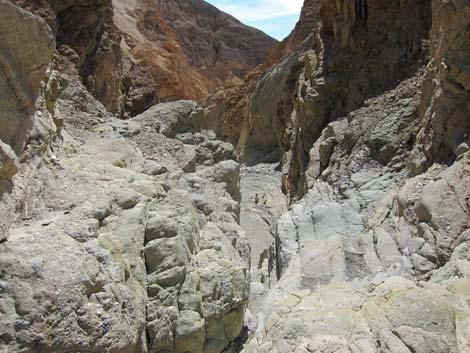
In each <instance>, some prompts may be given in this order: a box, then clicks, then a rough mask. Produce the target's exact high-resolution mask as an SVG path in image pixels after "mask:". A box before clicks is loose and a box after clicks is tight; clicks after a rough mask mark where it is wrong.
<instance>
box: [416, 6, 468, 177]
mask: <svg viewBox="0 0 470 353" xmlns="http://www.w3.org/2000/svg"><path fill="white" fill-rule="evenodd" d="M469 11H470V7H469V6H468V4H467V3H465V2H459V1H452V2H444V1H434V2H433V25H432V30H431V62H430V63H429V66H428V70H427V76H426V82H425V85H424V87H423V99H422V106H421V110H422V114H423V119H424V120H425V122H424V124H423V125H424V126H423V128H422V130H421V131H420V133H419V135H418V137H417V139H418V144H417V146H416V149H415V152H414V153H415V156H414V161H413V162H412V164H413V166H412V170H413V171H414V172H415V173H421V172H423V171H425V170H426V169H427V168H428V167H429V166H431V165H432V163H434V162H442V163H446V164H451V163H452V162H453V161H455V159H456V158H457V157H458V156H460V155H461V154H462V153H464V152H466V151H467V150H468V146H469V143H470V141H469V138H470V137H469V136H470V135H469V133H470V131H469V124H468V116H469V109H470V107H469V105H468V101H469V98H470V97H469V94H470V81H469V75H470V73H469V69H468V64H469V53H470V49H469V45H470V41H469V32H468V31H469V30H468V16H469Z"/></svg>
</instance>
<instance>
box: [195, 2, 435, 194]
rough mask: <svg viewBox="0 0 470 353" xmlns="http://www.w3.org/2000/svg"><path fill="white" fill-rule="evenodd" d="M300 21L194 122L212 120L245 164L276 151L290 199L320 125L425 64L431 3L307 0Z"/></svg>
mask: <svg viewBox="0 0 470 353" xmlns="http://www.w3.org/2000/svg"><path fill="white" fill-rule="evenodd" d="M302 20H303V21H305V23H303V22H300V23H299V24H298V26H297V28H296V29H295V30H294V32H293V33H292V35H291V37H292V39H288V40H287V42H293V43H294V46H292V45H291V47H292V49H290V50H287V54H286V55H284V56H282V57H281V58H280V60H279V61H278V63H277V64H275V65H271V66H269V67H268V68H267V69H266V70H265V71H264V72H261V73H260V72H258V73H255V74H254V75H253V77H251V78H248V79H247V82H246V83H245V84H244V85H243V86H242V88H237V89H235V90H233V91H231V92H230V91H229V92H228V93H224V94H222V97H221V96H220V95H219V96H215V97H214V99H212V100H211V99H209V100H208V102H207V103H206V109H205V113H204V114H202V117H201V121H202V124H206V125H207V124H211V123H212V122H213V121H217V122H218V123H217V124H218V125H219V130H220V133H221V135H222V136H224V137H225V136H228V138H229V140H230V141H233V142H235V143H237V144H238V149H239V151H240V153H241V154H242V156H243V157H242V159H244V160H246V161H248V162H251V161H253V160H259V156H258V155H257V154H256V151H264V152H263V154H266V151H274V153H277V154H278V158H279V159H280V160H281V161H282V164H283V172H284V174H285V180H284V185H285V190H286V192H288V193H289V194H290V195H291V197H292V198H296V197H299V196H301V195H302V194H303V193H304V192H305V191H306V189H305V178H304V174H305V166H306V164H307V162H308V150H309V148H310V146H311V144H312V143H313V141H315V140H316V139H317V138H318V137H319V134H320V132H321V130H322V129H323V128H324V127H325V125H326V124H327V123H328V122H329V121H333V120H335V119H337V118H338V117H340V116H342V115H344V114H346V113H347V112H350V111H352V110H353V109H356V108H358V107H359V106H360V105H361V104H362V103H363V101H364V99H366V98H367V97H371V96H374V95H376V94H378V93H380V92H383V91H384V90H385V89H388V88H391V87H393V86H394V85H396V83H397V82H399V81H400V80H401V79H403V78H404V77H406V76H407V75H409V74H412V73H413V72H415V71H416V69H417V68H418V67H419V66H420V65H424V64H425V62H426V55H427V50H426V40H427V38H428V32H429V28H430V24H431V6H430V3H429V2H428V1H409V2H406V3H398V2H382V1H368V2H360V1H359V2H358V1H339V2H338V1H337V2H335V1H317V0H311V1H306V2H305V4H304V9H303V13H302V15H301V21H302ZM307 33H308V34H307ZM295 43H298V44H295ZM288 47H289V46H288ZM288 47H287V48H288ZM281 53H282V50H281ZM240 97H243V98H240ZM247 97H248V98H247ZM268 97H269V101H270V104H266V102H267V98H268ZM233 102H240V103H235V104H233ZM222 107H223V108H222ZM240 117H242V118H241V119H240ZM273 127H274V128H273ZM273 131H274V134H273Z"/></svg>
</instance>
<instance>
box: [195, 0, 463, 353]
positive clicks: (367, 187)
mask: <svg viewBox="0 0 470 353" xmlns="http://www.w3.org/2000/svg"><path fill="white" fill-rule="evenodd" d="M344 3H346V4H349V2H344ZM350 4H351V7H343V5H344V4H343V2H328V1H324V2H322V3H321V7H320V18H321V20H322V23H321V29H320V31H319V32H318V33H320V35H319V37H320V38H321V39H322V40H323V41H322V43H323V44H322V45H324V47H322V50H325V51H324V52H322V53H323V54H322V55H320V56H318V52H317V51H316V50H317V49H316V48H318V47H316V45H318V44H317V43H316V44H314V46H313V47H314V50H315V51H311V52H308V51H307V52H306V53H304V54H302V55H304V58H303V59H301V60H300V61H299V60H296V61H295V62H294V63H289V60H291V58H292V56H294V55H297V54H298V53H297V52H295V53H294V54H291V56H287V57H285V59H284V60H283V61H282V62H281V63H280V64H275V65H274V66H272V67H271V68H270V69H268V71H267V73H265V74H263V75H261V76H260V77H261V80H260V81H257V83H256V88H255V89H254V90H253V91H249V92H250V98H248V99H247V98H244V99H245V102H248V106H249V110H248V114H249V115H248V116H245V117H247V118H248V119H253V116H252V115H250V114H253V113H252V112H253V111H255V108H256V109H258V111H262V110H261V109H262V106H261V104H260V102H262V101H263V100H264V101H266V96H264V97H263V96H262V95H260V96H259V97H260V98H258V96H257V92H263V87H264V86H265V85H266V86H268V85H269V86H268V87H270V88H271V92H274V97H280V98H279V99H284V100H288V101H290V102H292V104H291V105H285V106H287V107H288V108H289V109H288V110H287V112H288V114H290V115H289V116H290V120H289V122H290V124H288V125H287V127H285V128H284V127H283V128H281V129H280V133H281V136H284V137H285V136H286V134H287V136H288V137H289V139H287V140H286V141H287V142H285V141H282V140H281V143H280V144H277V145H276V140H275V139H269V140H268V141H270V143H272V145H271V146H267V147H269V149H274V150H276V148H279V149H280V152H281V163H282V164H283V166H284V169H283V171H284V176H285V179H284V181H285V184H284V185H285V189H284V190H285V191H286V192H287V193H289V194H290V195H291V197H292V198H291V201H292V200H294V202H292V204H291V206H290V208H289V210H288V212H286V213H285V214H284V215H282V216H281V217H280V219H279V221H278V223H277V229H276V232H275V237H276V254H275V258H276V266H275V267H276V270H277V277H278V283H277V284H276V285H275V286H274V287H273V288H272V289H270V290H269V291H268V293H267V294H265V295H264V297H263V298H262V300H261V301H260V303H259V305H258V312H259V313H260V314H259V315H258V317H257V320H256V324H252V325H253V326H256V328H254V329H253V336H252V338H251V339H250V340H249V342H248V343H247V344H246V345H245V347H244V350H243V352H247V353H248V352H250V353H251V352H329V351H332V352H333V351H334V352H339V351H341V352H343V351H344V352H423V353H424V352H466V351H468V349H469V341H468V338H467V337H468V333H469V331H468V320H469V317H470V307H469V306H468V303H467V301H466V300H465V299H463V298H467V297H468V294H469V288H470V287H469V283H470V282H469V271H468V269H469V264H470V253H469V251H468V250H469V243H468V241H469V238H468V228H469V226H470V218H469V214H470V204H469V202H468V200H469V192H468V187H467V185H468V183H469V180H468V176H469V167H470V166H469V157H470V155H469V153H468V149H467V147H466V145H467V140H466V138H467V136H466V129H467V128H468V119H467V121H466V122H464V119H463V118H462V117H463V116H464V115H465V114H466V112H467V110H468V107H469V103H468V98H467V94H468V90H467V89H466V88H465V77H466V76H465V67H466V65H465V59H463V58H464V57H465V58H467V57H468V55H467V54H468V53H467V51H468V50H467V47H466V44H465V43H466V40H467V37H468V36H465V35H464V37H461V36H460V33H466V32H465V29H466V28H467V27H468V18H469V17H468V16H465V14H466V13H467V12H468V5H467V4H465V3H463V2H458V1H454V2H446V1H437V0H436V1H433V2H432V22H433V24H432V30H431V32H430V43H431V48H430V53H429V56H430V63H429V64H428V65H421V61H420V60H424V61H423V64H425V63H426V61H427V59H426V56H427V54H426V51H423V53H422V54H419V53H418V52H417V53H416V54H419V55H417V56H416V57H414V58H413V54H412V53H413V51H411V52H410V51H408V50H406V51H402V52H400V50H398V48H399V47H400V46H402V45H404V43H405V42H402V43H401V44H400V40H396V39H397V38H401V39H403V38H405V37H406V35H405V37H394V38H395V40H392V41H391V42H389V43H387V40H389V39H391V38H388V39H387V38H383V42H382V43H380V44H379V43H377V42H374V39H373V38H370V37H369V35H371V34H374V31H376V34H377V33H380V30H381V29H379V26H378V22H377V24H376V28H375V29H374V26H373V22H372V23H370V22H369V21H372V20H371V19H370V18H371V17H370V16H374V15H373V14H372V12H374V9H375V11H376V10H377V9H378V8H379V7H378V3H373V2H371V1H367V2H350ZM381 4H383V3H381ZM402 5H403V4H402ZM422 5H425V4H420V2H418V1H415V2H408V3H407V4H406V5H405V6H404V7H403V9H405V8H406V9H408V10H409V9H410V8H408V6H411V7H414V6H422ZM364 6H367V11H365V7H364ZM388 6H390V7H388ZM394 6H395V5H393V4H392V3H387V4H386V6H385V7H384V6H382V7H380V9H381V10H382V11H385V10H387V11H386V13H388V15H389V18H387V19H385V18H382V20H381V21H382V23H383V24H384V26H387V23H393V22H394V21H398V22H395V23H396V24H397V25H398V28H403V27H404V26H406V25H405V24H404V23H401V22H400V21H403V20H405V21H406V22H407V23H409V25H410V26H416V29H415V30H413V31H409V32H407V34H411V33H413V35H414V34H418V36H419V37H420V39H419V42H422V41H423V40H424V41H423V43H426V40H425V39H426V35H425V28H426V27H421V26H422V25H423V23H424V24H426V25H427V23H428V19H427V18H426V17H425V16H424V17H422V21H421V20H418V21H414V22H413V21H410V19H409V18H408V16H409V13H408V12H407V11H405V13H400V11H398V12H396V13H394V11H391V12H388V11H390V10H392V9H393V8H394ZM339 8H341V10H342V11H341V13H340V12H339V11H338V9H339ZM425 8H426V7H425ZM396 10H399V9H398V8H396ZM371 11H372V12H371ZM352 13H354V14H355V15H354V16H353V17H354V18H355V19H354V21H353V20H352V17H349V16H350V15H351V14H352ZM411 13H414V14H416V12H411ZM425 13H426V12H421V14H425ZM360 14H362V15H367V16H365V19H366V20H367V21H365V24H366V25H367V26H366V27H365V28H363V29H361V27H360V26H362V24H361V21H363V20H364V17H362V20H361V16H360ZM444 14H445V15H444ZM375 15H378V13H376V14H375ZM388 21H390V22H388ZM353 23H356V24H353ZM369 24H370V26H369ZM357 26H359V27H357ZM328 27H329V28H330V29H331V32H330V33H329V32H328ZM391 28H393V26H392V27H391ZM325 31H326V32H325ZM362 31H365V32H362ZM390 33H393V30H392V31H391V32H390ZM329 35H331V36H332V37H331V38H330V39H331V40H333V42H328V36H329ZM360 38H364V42H363V43H362V44H358V43H359V42H360ZM310 39H312V40H318V39H315V32H313V36H312V37H311V38H310ZM310 39H309V38H307V42H308V41H309V40H310ZM368 41H369V42H370V43H374V48H376V49H377V51H376V52H373V51H372V52H369V53H368V55H366V56H365V57H363V60H364V61H365V62H369V61H368V60H371V61H370V62H369V65H368V66H365V67H364V68H362V67H359V66H355V64H354V59H355V58H357V57H358V56H357V55H359V57H361V55H362V54H360V51H361V49H360V48H368V45H369V44H370V43H369V42H368ZM408 43H413V41H411V42H408ZM416 43H417V42H416ZM328 44H330V45H332V46H331V47H328V46H327V45H328ZM303 45H305V43H304V44H303ZM356 45H357V46H356ZM396 45H398V47H395V46H396ZM387 47H388V49H385V48H387ZM411 47H413V46H411ZM411 47H410V48H411ZM286 48H287V47H286ZM380 48H384V50H385V51H388V50H392V51H391V52H390V53H391V55H389V56H388V57H387V58H386V59H385V58H383V57H381V55H382V54H380V50H381V49H380ZM391 48H394V49H391ZM424 48H425V47H424ZM326 49H328V50H326ZM335 52H336V53H343V56H345V58H346V59H343V58H341V57H336V55H337V54H335ZM392 53H393V54H392ZM399 53H402V54H404V53H407V54H406V55H405V57H402V59H403V61H400V60H401V59H400V60H399V61H396V62H395V63H394V60H395V59H394V57H395V58H398V57H400V54H399ZM329 54H332V55H333V54H334V55H333V56H329ZM376 55H378V56H376ZM395 55H397V56H395ZM408 55H411V56H408ZM305 58H308V61H306V59H305ZM319 59H320V61H318V60H319ZM327 59H328V60H327ZM376 59H378V60H377V61H375V60H376ZM390 59H391V60H392V61H391V62H390V61H388V60H390ZM321 60H323V61H321ZM329 60H332V61H329ZM343 60H344V61H343ZM346 60H347V61H346ZM408 60H410V61H408ZM381 62H382V63H383V62H387V63H388V65H389V66H386V68H388V67H390V66H391V67H395V65H398V62H402V63H403V67H402V68H401V69H394V70H393V72H394V73H395V74H396V75H397V77H400V79H399V82H398V83H393V82H392V76H389V73H387V72H386V68H384V69H383V70H384V71H383V72H382V73H381V72H380V71H379V66H377V67H376V68H374V66H375V65H380V63H381ZM319 63H321V65H320V67H321V70H325V66H326V68H327V69H328V67H329V65H331V68H332V71H329V70H327V73H328V74H327V75H325V76H323V75H319V72H324V71H313V72H314V75H313V76H311V77H310V76H307V75H306V73H307V72H310V68H311V67H315V65H318V64H319ZM407 63H408V64H409V65H410V66H409V68H408V69H406V64H407ZM296 65H297V66H296ZM414 65H416V66H414ZM295 67H297V69H298V70H299V71H298V72H297V73H296V74H295V75H293V74H292V72H293V69H291V68H295ZM451 67H453V69H451ZM286 68H287V69H286ZM307 68H308V69H307ZM402 69H404V70H403V71H400V70H402ZM350 70H351V71H350ZM369 70H370V71H369ZM374 70H377V71H376V75H377V77H381V78H382V79H383V80H382V81H381V82H378V83H374V82H372V81H370V80H369V79H367V78H372V77H373V76H372V72H374ZM407 70H409V71H407ZM380 75H383V76H380ZM401 75H403V76H401ZM298 77H300V78H298ZM403 77H406V78H403ZM361 78H362V79H363V80H364V81H361ZM344 79H346V81H348V82H349V84H350V85H351V86H350V87H351V91H350V92H349V96H347V97H346V96H345V95H344V94H343V93H342V89H344V86H342V85H343V84H344V82H345V81H343V80H344ZM335 80H337V81H335ZM388 80H390V81H388ZM387 81H388V82H389V84H390V86H389V88H387V87H386V85H387V84H384V83H385V82H387ZM276 82H282V83H283V85H285V86H289V85H290V86H289V87H291V88H292V90H291V91H288V90H286V91H283V90H280V89H279V88H278V86H277V85H276ZM309 82H310V83H309ZM248 85H249V83H248ZM382 85H383V86H382ZM245 87H247V85H245ZM333 87H335V90H334V91H333V92H335V93H334V95H333V96H330V94H332V91H331V89H333ZM341 87H343V88H341ZM319 88H322V89H319ZM358 88H362V89H361V90H359V89H358ZM323 89H325V90H323ZM336 89H338V91H336ZM240 91H241V90H240ZM266 91H267V90H266ZM309 92H310V93H309ZM312 92H315V94H313V93H312ZM367 92H369V93H367ZM372 92H376V94H373V93H372ZM368 94H370V95H371V96H372V97H369V98H367V99H365V100H364V97H367V95H368ZM361 96H362V97H363V98H360V99H359V100H358V101H357V102H356V103H355V102H354V100H355V99H356V98H358V97H361ZM309 97H310V98H309ZM313 97H314V100H312V101H310V103H309V99H313ZM329 97H334V98H336V100H334V101H329ZM343 97H345V98H344V100H342V99H343ZM361 100H363V102H360V101H361ZM313 102H316V103H317V104H313ZM333 103H334V104H333ZM212 104H214V102H213V101H212ZM322 104H326V105H322ZM355 106H356V107H355ZM321 107H328V110H327V111H319V110H318V109H322V108H321ZM276 108H277V110H273V109H272V110H269V108H266V107H265V108H264V109H265V111H264V115H263V114H260V115H258V116H257V117H260V116H261V119H260V120H256V119H253V120H251V121H250V123H249V124H246V122H245V124H246V125H243V124H242V125H241V127H239V129H240V130H238V131H239V132H240V131H241V133H240V135H239V136H237V132H236V131H235V130H231V131H230V133H233V135H232V136H234V138H235V139H237V138H240V140H238V141H239V142H240V141H242V142H243V143H245V144H246V145H239V146H238V147H239V150H240V151H242V152H244V153H248V155H247V156H246V158H247V160H249V159H250V158H251V157H253V153H252V151H250V149H249V148H246V147H247V146H248V145H249V141H250V138H255V136H256V133H257V131H256V129H257V128H258V127H260V126H261V127H262V126H264V124H267V122H268V121H270V120H269V118H268V117H272V116H275V117H277V118H279V117H281V116H282V115H280V112H281V113H282V112H283V111H282V110H281V109H280V106H279V105H278V106H277V107H276ZM207 111H208V112H209V113H211V107H210V106H206V112H207ZM212 112H213V111H212ZM336 114H337V117H335V116H336ZM225 117H227V116H225ZM212 118H214V115H212ZM204 119H206V120H204ZM311 119H314V120H311ZM330 120H333V121H330ZM208 121H209V122H210V115H204V114H202V117H201V122H202V123H207V122H208ZM219 123H220V125H219V128H220V130H219V131H221V132H223V131H226V130H224V128H226V127H227V126H228V125H224V124H225V120H221V121H219ZM323 124H326V126H324V125H323ZM247 126H248V127H249V128H250V129H253V130H255V133H252V134H249V133H246V134H245V135H244V133H243V131H244V130H243V129H246V127H247ZM245 131H246V130H245ZM307 134H309V135H311V136H314V137H313V142H311V141H309V140H308V138H310V137H308V136H307ZM259 141H261V139H259ZM307 141H309V142H308V143H307ZM304 143H307V144H306V145H305V146H309V152H308V155H307V156H306V157H305V159H303V160H300V161H297V162H296V163H294V164H293V162H292V161H295V160H296V157H295V156H298V155H297V153H298V151H299V148H300V146H301V145H303V144H304ZM283 144H284V146H290V147H289V148H287V149H284V148H283V147H282V146H283ZM278 146H280V147H278ZM261 147H263V145H261ZM265 147H266V146H265ZM284 151H287V152H284ZM260 155H261V156H262V157H263V156H265V155H263V154H260ZM286 156H287V157H286ZM302 161H303V162H302ZM302 165H304V166H305V167H302ZM286 166H289V167H286ZM293 166H294V169H292V167H293ZM292 181H297V182H298V181H301V183H300V184H295V183H294V184H292V183H291V182H292ZM302 190H303V191H302ZM296 197H297V198H298V200H297V201H295V199H296ZM430 323H432V324H430Z"/></svg>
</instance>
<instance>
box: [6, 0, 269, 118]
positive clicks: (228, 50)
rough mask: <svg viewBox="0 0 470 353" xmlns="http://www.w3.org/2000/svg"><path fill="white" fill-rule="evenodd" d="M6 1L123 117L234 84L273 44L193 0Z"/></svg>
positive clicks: (112, 110)
mask: <svg viewBox="0 0 470 353" xmlns="http://www.w3.org/2000/svg"><path fill="white" fill-rule="evenodd" d="M12 2H13V3H15V4H17V5H19V6H21V7H23V8H24V9H26V10H28V11H31V12H33V13H35V14H37V15H38V16H40V17H42V18H43V19H44V20H45V21H46V22H47V23H48V24H49V26H50V27H51V29H52V31H53V33H54V35H55V37H56V42H57V49H58V51H59V52H60V54H61V55H63V56H66V57H68V58H69V60H70V61H72V62H73V63H74V64H75V66H76V68H77V70H78V72H79V74H80V77H81V80H82V82H83V84H84V85H85V87H86V88H87V89H88V91H89V92H91V93H92V95H93V96H94V97H95V98H96V99H98V100H99V101H100V102H101V103H103V105H104V106H105V107H106V109H107V110H108V111H109V112H111V113H113V114H116V115H117V116H120V117H123V118H127V117H131V116H135V115H138V114H139V113H142V112H143V111H145V110H146V109H148V108H150V107H151V106H152V105H154V104H156V103H157V102H165V101H172V100H178V99H202V98H205V97H207V95H208V94H209V93H211V92H213V91H215V90H216V89H218V88H220V87H223V86H224V85H225V84H233V83H236V82H239V81H240V80H241V79H242V78H243V77H244V75H245V74H246V73H247V72H249V71H250V70H252V69H253V68H254V67H256V66H257V65H259V64H261V63H263V62H264V60H265V59H266V56H267V54H268V52H269V50H270V49H271V47H272V46H273V45H274V44H275V43H276V41H275V40H274V39H272V38H270V37H269V36H267V35H265V34H264V33H262V32H260V31H258V30H256V29H254V28H251V27H247V26H245V25H243V24H241V23H240V22H238V21H237V20H236V19H234V18H233V17H231V16H229V15H227V14H225V13H223V12H221V11H219V10H217V9H216V8H215V7H213V6H211V5H209V4H207V3H205V2H204V1H200V0H194V1H192V2H188V3H186V2H185V3H180V2H168V1H165V2H156V3H155V2H151V1H145V0H139V1H132V2H129V1H122V0H114V1H111V0H101V1H88V0H81V1H65V2H64V1H52V0H51V1H49V0H40V1H29V0H14V1H12ZM196 18H197V21H196ZM196 38H197V40H196ZM188 82H192V84H188Z"/></svg>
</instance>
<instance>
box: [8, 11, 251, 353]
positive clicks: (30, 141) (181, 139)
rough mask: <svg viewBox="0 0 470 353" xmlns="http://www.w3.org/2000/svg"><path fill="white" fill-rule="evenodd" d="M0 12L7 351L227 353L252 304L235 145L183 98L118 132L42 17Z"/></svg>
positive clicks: (118, 126) (122, 123)
mask: <svg viewBox="0 0 470 353" xmlns="http://www.w3.org/2000/svg"><path fill="white" fill-rule="evenodd" d="M0 7H1V10H2V11H0V13H1V15H0V16H6V17H5V21H3V22H2V24H5V25H8V26H7V27H6V28H15V31H7V30H5V31H4V33H5V35H4V36H2V37H1V38H0V46H1V47H2V48H6V50H5V51H3V50H2V55H4V54H5V53H8V54H9V55H10V56H8V57H5V58H6V59H8V60H11V65H10V66H8V67H7V66H3V63H10V61H6V59H5V60H4V61H2V74H3V75H4V78H5V79H4V80H2V81H0V82H1V83H2V84H1V86H0V87H2V89H3V90H4V92H2V93H4V94H5V95H4V96H5V97H8V98H11V99H9V100H6V102H8V103H9V104H10V102H11V104H10V105H9V106H2V109H7V108H8V109H10V107H14V108H15V109H16V110H14V109H10V111H11V112H13V113H15V114H16V111H17V112H18V121H17V120H15V119H16V116H15V115H8V117H9V118H10V120H8V122H9V123H11V124H15V123H17V125H15V126H13V127H12V130H13V128H14V129H19V131H20V132H16V134H15V135H14V136H10V135H8V136H6V137H5V141H3V136H2V142H1V143H0V156H1V161H2V163H1V164H0V166H1V169H0V170H1V172H0V178H1V184H0V185H1V187H2V189H1V190H2V197H1V199H0V211H1V214H2V217H1V219H2V229H1V232H2V233H1V234H2V237H1V239H0V268H1V270H0V350H1V351H6V352H20V351H21V352H108V351H109V352H111V351H112V352H136V353H137V352H139V353H140V352H180V353H189V352H221V351H222V350H224V349H225V348H226V347H228V346H230V344H231V343H232V342H233V341H234V340H235V339H236V338H237V337H238V336H239V335H240V333H241V331H242V328H243V320H244V312H245V308H246V306H247V301H248V294H249V261H250V248H249V245H248V243H247V241H246V239H245V233H244V231H243V230H242V228H241V227H240V226H239V224H238V220H239V217H240V206H239V201H240V195H239V164H238V163H237V162H236V161H235V154H234V149H233V147H232V146H231V145H230V144H227V143H225V142H221V141H218V140H216V138H215V136H214V134H213V133H211V132H207V131H198V130H196V129H195V128H194V123H193V121H192V115H193V114H194V112H195V111H197V110H198V106H197V104H196V103H193V102H189V101H183V102H175V103H168V104H164V105H159V106H156V107H154V108H153V109H151V110H149V111H147V112H145V113H144V114H142V115H139V116H138V117H136V118H135V119H133V120H129V121H122V120H119V119H117V117H116V116H113V115H112V114H111V113H109V112H108V111H107V109H106V107H105V106H104V105H103V104H101V103H99V102H98V101H97V100H96V99H95V98H94V97H93V96H92V95H91V94H90V92H89V91H88V90H87V88H86V87H85V86H84V85H83V84H82V77H81V76H80V72H79V71H78V70H77V66H76V61H75V56H74V55H56V56H55V58H54V59H53V60H52V61H51V57H52V54H53V51H54V40H53V36H52V33H51V31H49V30H48V27H47V25H46V24H45V22H44V21H43V20H41V18H39V17H37V16H35V15H33V14H32V13H30V12H27V11H25V10H22V9H21V8H19V7H17V6H15V5H13V4H11V3H6V2H0ZM19 40H21V41H22V42H23V43H24V45H25V48H28V50H21V51H19V50H16V48H17V47H14V46H12V43H13V42H14V41H19ZM38 45H39V46H41V48H38V47H37V46H38ZM40 50H42V51H40ZM35 51H38V52H40V53H41V55H32V53H33V52H35ZM7 69H8V70H10V71H8V70H7ZM46 69H48V71H47V73H46ZM12 78H17V79H16V81H9V80H11V79H12ZM12 83H15V84H16V86H15V85H12ZM13 89H16V91H12V90H13ZM15 93H18V95H15ZM20 94H21V95H20ZM18 97H20V98H23V100H18V101H15V98H18ZM13 103H14V104H13ZM21 104H24V105H21ZM2 112H3V110H2ZM29 112H31V116H29ZM5 114H7V112H5ZM8 114H10V112H8ZM13 118H15V119H13ZM20 123H24V124H25V125H26V127H23V125H22V124H20ZM28 124H30V125H28ZM2 126H3V125H2ZM5 126H6V125H5ZM8 127H10V125H8ZM21 129H25V130H24V132H22V131H23V130H21ZM2 132H3V130H2ZM4 132H5V134H7V133H8V130H7V129H5V130H4ZM20 138H24V140H20ZM17 147H18V151H16V150H15V148H17ZM3 186H5V189H3ZM7 233H9V234H10V235H9V237H8V238H7V237H6V235H7Z"/></svg>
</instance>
